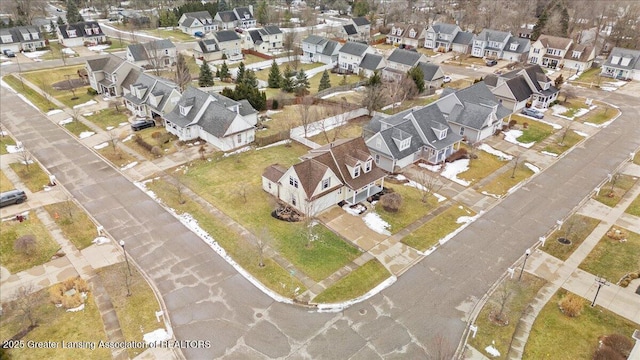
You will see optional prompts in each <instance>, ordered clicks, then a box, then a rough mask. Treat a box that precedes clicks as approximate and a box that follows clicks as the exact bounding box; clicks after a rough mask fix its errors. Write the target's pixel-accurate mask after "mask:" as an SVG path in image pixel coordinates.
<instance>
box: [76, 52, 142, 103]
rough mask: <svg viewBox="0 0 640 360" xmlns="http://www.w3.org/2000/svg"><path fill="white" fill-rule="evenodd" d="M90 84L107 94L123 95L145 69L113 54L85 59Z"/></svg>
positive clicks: (96, 89)
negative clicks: (124, 89) (124, 90)
mask: <svg viewBox="0 0 640 360" xmlns="http://www.w3.org/2000/svg"><path fill="white" fill-rule="evenodd" d="M85 69H86V70H87V77H88V78H89V84H90V85H91V87H92V88H93V89H94V90H95V91H97V92H98V94H105V95H106V96H121V95H122V94H123V91H122V89H123V87H124V88H129V85H131V84H133V83H134V82H135V80H136V79H137V78H138V75H139V74H140V73H141V72H143V69H142V68H141V67H139V66H136V65H134V64H132V63H130V62H128V61H126V60H125V59H122V58H120V57H118V56H116V55H113V54H107V55H99V56H95V57H92V58H90V59H87V60H86V61H85Z"/></svg>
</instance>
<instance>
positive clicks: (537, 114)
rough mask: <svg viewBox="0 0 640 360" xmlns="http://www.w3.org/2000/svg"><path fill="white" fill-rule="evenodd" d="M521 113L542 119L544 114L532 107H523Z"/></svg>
mask: <svg viewBox="0 0 640 360" xmlns="http://www.w3.org/2000/svg"><path fill="white" fill-rule="evenodd" d="M521 113H522V114H523V115H527V116H531V117H532V118H536V119H542V118H544V114H543V113H542V112H541V111H538V110H536V109H532V108H524V109H522V111H521Z"/></svg>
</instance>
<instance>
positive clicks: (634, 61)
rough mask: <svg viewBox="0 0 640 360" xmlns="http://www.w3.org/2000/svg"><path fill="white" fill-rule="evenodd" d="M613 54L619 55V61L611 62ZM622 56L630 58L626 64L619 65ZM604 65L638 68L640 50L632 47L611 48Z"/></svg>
mask: <svg viewBox="0 0 640 360" xmlns="http://www.w3.org/2000/svg"><path fill="white" fill-rule="evenodd" d="M614 56H618V57H620V61H619V62H618V63H617V64H614V63H612V60H613V57H614ZM624 57H627V58H630V61H629V65H628V66H622V65H620V62H621V61H622V58H624ZM604 65H607V66H610V67H615V68H618V69H635V70H640V50H632V49H625V48H620V47H614V48H613V49H612V50H611V54H609V57H608V58H607V61H606V62H605V63H604Z"/></svg>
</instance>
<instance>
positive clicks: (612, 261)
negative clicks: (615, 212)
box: [580, 226, 640, 284]
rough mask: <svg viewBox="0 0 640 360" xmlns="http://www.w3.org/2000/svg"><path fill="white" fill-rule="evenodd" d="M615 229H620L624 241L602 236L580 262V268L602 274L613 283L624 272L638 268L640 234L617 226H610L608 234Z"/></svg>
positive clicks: (594, 273)
mask: <svg viewBox="0 0 640 360" xmlns="http://www.w3.org/2000/svg"><path fill="white" fill-rule="evenodd" d="M616 229H617V230H620V231H622V235H623V236H622V237H623V240H625V241H621V240H616V239H614V238H610V237H609V236H608V235H605V236H603V237H602V239H600V241H599V242H598V245H596V247H595V248H594V249H593V250H592V251H591V253H589V255H588V256H587V258H586V259H584V261H583V262H582V264H580V269H582V270H584V271H586V272H589V273H591V274H593V275H598V276H603V277H604V278H606V279H607V280H608V281H610V282H612V283H614V284H615V283H617V282H618V280H620V279H621V278H622V277H623V276H624V275H625V274H627V273H629V272H632V271H638V270H640V234H636V233H634V232H631V231H629V230H626V229H622V228H619V227H617V226H614V227H612V228H611V230H610V231H609V233H608V234H609V235H610V234H612V233H613V232H615V230H616Z"/></svg>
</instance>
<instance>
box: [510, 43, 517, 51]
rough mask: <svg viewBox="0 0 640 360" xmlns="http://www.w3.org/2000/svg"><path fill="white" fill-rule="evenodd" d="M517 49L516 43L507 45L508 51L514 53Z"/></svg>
mask: <svg viewBox="0 0 640 360" xmlns="http://www.w3.org/2000/svg"><path fill="white" fill-rule="evenodd" d="M517 49H518V43H511V44H510V45H509V50H511V51H516V50H517Z"/></svg>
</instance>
